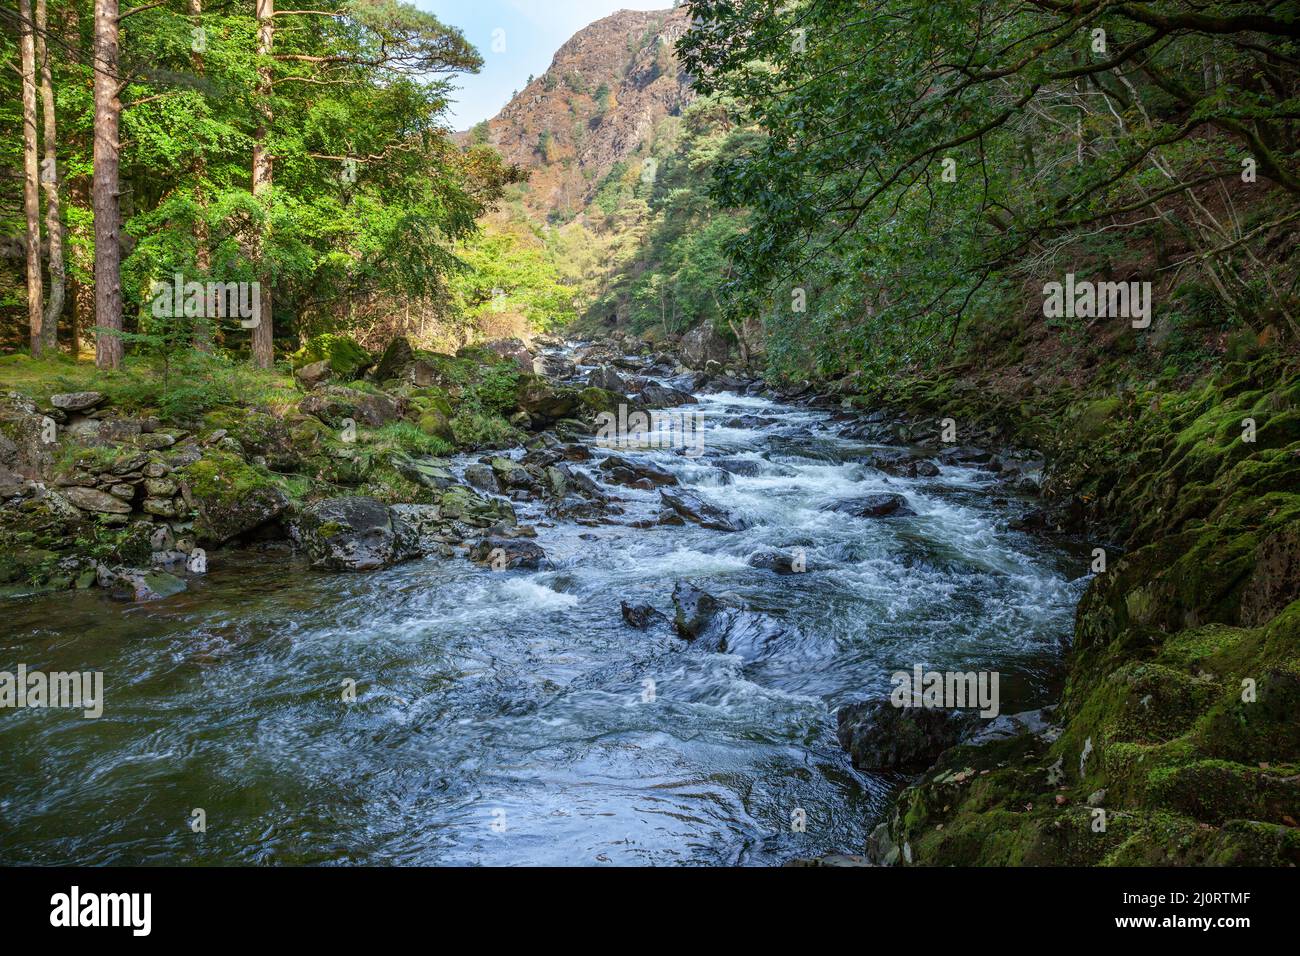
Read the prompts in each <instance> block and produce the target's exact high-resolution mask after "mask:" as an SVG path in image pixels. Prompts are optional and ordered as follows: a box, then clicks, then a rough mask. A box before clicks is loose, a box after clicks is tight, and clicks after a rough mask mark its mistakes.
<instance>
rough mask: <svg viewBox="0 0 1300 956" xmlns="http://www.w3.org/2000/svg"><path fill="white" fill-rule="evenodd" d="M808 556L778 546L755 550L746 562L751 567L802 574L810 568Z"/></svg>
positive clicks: (778, 572) (782, 572)
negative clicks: (788, 551) (778, 548)
mask: <svg viewBox="0 0 1300 956" xmlns="http://www.w3.org/2000/svg"><path fill="white" fill-rule="evenodd" d="M807 560H808V559H807V557H806V556H804V555H803V554H802V553H787V552H785V551H778V550H777V549H776V548H763V549H761V550H759V551H755V552H754V553H753V554H751V555H750V556H749V557H748V558H746V559H745V563H746V564H748V565H749V566H750V567H751V568H761V569H763V570H765V571H775V572H776V573H777V574H802V573H803V572H805V571H807V570H808V566H807Z"/></svg>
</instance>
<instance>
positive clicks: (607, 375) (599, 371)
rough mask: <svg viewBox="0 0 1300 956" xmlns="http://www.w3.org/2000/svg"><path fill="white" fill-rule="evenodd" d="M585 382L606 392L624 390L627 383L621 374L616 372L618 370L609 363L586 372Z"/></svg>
mask: <svg viewBox="0 0 1300 956" xmlns="http://www.w3.org/2000/svg"><path fill="white" fill-rule="evenodd" d="M587 384H588V385H590V386H592V387H593V388H601V389H604V390H605V391H607V392H619V393H622V392H625V391H627V383H626V382H624V381H623V376H622V375H619V374H618V370H617V369H615V368H614V367H613V366H611V365H602V366H600V367H599V368H594V369H592V370H591V371H590V372H588V373H587Z"/></svg>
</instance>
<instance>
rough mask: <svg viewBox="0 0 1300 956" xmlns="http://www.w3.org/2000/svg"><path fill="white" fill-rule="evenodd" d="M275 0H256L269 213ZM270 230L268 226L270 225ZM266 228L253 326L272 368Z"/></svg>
mask: <svg viewBox="0 0 1300 956" xmlns="http://www.w3.org/2000/svg"><path fill="white" fill-rule="evenodd" d="M274 17H275V0H257V23H258V28H257V54H258V57H259V63H258V67H257V92H258V97H259V99H260V101H261V103H260V109H261V115H260V116H259V117H258V124H257V130H256V131H255V132H254V134H253V195H254V196H255V197H265V202H264V208H265V209H266V211H267V213H268V214H269V212H270V196H269V195H268V194H269V193H270V190H271V154H270V153H269V152H268V150H267V147H266V138H267V135H268V133H269V132H270V125H271V43H272V40H273V39H274V36H275V27H274V26H273V19H274ZM267 229H269V227H267ZM266 231H267V230H266V229H263V230H262V231H261V234H260V235H258V236H257V237H256V241H255V245H254V257H255V261H256V262H257V264H258V273H259V282H260V283H261V321H260V322H259V323H258V324H257V327H256V328H254V329H253V365H254V366H256V367H257V368H270V367H271V364H272V362H273V361H274V360H275V351H274V344H273V335H272V324H271V275H270V270H269V269H267V268H265V245H266V241H265V240H266V236H265V233H266Z"/></svg>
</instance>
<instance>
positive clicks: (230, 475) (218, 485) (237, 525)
mask: <svg viewBox="0 0 1300 956" xmlns="http://www.w3.org/2000/svg"><path fill="white" fill-rule="evenodd" d="M177 476H178V478H179V479H180V480H181V482H182V483H183V484H182V488H183V491H184V493H185V496H186V499H187V501H189V502H190V503H191V504H192V507H193V509H194V530H195V533H196V534H197V535H198V536H199V540H200V542H202V543H205V544H208V545H221V544H225V543H226V542H228V541H230V540H232V539H234V538H237V537H239V536H241V535H244V534H247V533H248V532H250V531H253V530H255V529H257V528H260V527H261V526H262V525H265V524H267V523H268V522H270V521H274V520H275V519H276V518H278V517H279V516H280V515H281V514H282V513H283V512H284V510H285V508H287V507H288V504H289V499H288V498H287V496H286V495H285V493H284V492H283V491H282V490H281V489H280V487H279V486H278V485H277V484H276V483H275V480H274V479H273V478H272V477H271V476H270V475H269V474H268V473H267V472H264V471H262V470H260V469H257V468H254V467H253V466H251V465H249V464H248V463H247V462H246V461H244V460H243V459H242V458H240V457H238V456H236V455H233V454H230V453H229V452H223V451H216V450H209V451H208V452H207V453H206V454H205V455H204V456H203V457H202V458H200V459H199V460H198V461H195V462H193V463H192V464H189V465H187V466H186V467H184V468H182V469H181V470H180V471H179V472H178V473H177Z"/></svg>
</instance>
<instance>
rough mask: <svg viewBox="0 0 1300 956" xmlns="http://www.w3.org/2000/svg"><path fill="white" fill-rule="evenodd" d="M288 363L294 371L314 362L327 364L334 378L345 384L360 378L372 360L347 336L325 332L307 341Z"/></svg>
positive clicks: (369, 355)
mask: <svg viewBox="0 0 1300 956" xmlns="http://www.w3.org/2000/svg"><path fill="white" fill-rule="evenodd" d="M290 362H291V363H292V365H293V367H294V368H295V369H300V368H302V367H303V366H306V365H311V364H312V363H314V362H328V363H329V367H330V371H331V372H332V373H333V375H334V377H335V378H337V379H339V380H341V381H345V382H346V381H351V380H352V379H356V378H360V377H361V375H362V373H363V372H365V370H366V369H368V368H369V367H370V366H371V364H372V363H373V362H374V358H373V357H372V356H371V354H370V353H369V352H367V351H366V350H365V349H363V348H362V347H361V346H360V345H358V344H357V343H356V341H355V340H353V339H351V338H349V337H348V336H346V335H339V334H336V333H332V332H327V333H325V334H323V335H317V336H314V337H312V338H310V339H308V340H307V343H306V344H305V345H304V346H303V347H302V348H300V349H299V350H298V351H297V352H294V353H293V355H292V356H290Z"/></svg>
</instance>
